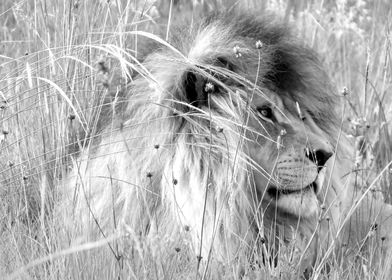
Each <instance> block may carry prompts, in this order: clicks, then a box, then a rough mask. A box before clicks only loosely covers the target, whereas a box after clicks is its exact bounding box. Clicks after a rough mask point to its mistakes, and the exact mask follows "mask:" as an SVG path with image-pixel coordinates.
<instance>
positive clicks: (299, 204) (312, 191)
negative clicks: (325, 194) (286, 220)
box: [267, 182, 319, 218]
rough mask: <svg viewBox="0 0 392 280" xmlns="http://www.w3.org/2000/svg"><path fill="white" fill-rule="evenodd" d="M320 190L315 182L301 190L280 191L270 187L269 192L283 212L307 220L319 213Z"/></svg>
mask: <svg viewBox="0 0 392 280" xmlns="http://www.w3.org/2000/svg"><path fill="white" fill-rule="evenodd" d="M318 190H319V188H318V184H317V183H316V182H313V183H311V184H309V185H308V186H306V187H305V188H302V189H299V190H291V189H290V190H288V189H279V190H278V189H277V188H276V187H274V186H270V187H269V188H268V191H267V192H268V194H269V196H270V197H272V198H273V200H274V204H275V205H276V206H277V207H278V209H280V210H281V211H283V212H286V213H289V214H292V215H295V216H298V217H304V218H307V217H311V216H314V215H315V214H317V213H318V208H319V207H318V200H317V192H318Z"/></svg>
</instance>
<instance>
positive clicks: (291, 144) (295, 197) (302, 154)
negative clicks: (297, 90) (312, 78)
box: [248, 91, 332, 217]
mask: <svg viewBox="0 0 392 280" xmlns="http://www.w3.org/2000/svg"><path fill="white" fill-rule="evenodd" d="M264 94H265V95H266V96H265V97H263V96H260V95H255V96H253V100H252V101H253V106H254V108H255V109H256V111H257V113H256V114H255V117H254V118H251V121H250V125H251V127H252V128H253V129H254V130H255V131H256V132H259V133H249V134H250V135H249V136H248V138H249V139H252V140H250V141H249V154H250V156H251V157H252V158H253V160H254V161H255V162H256V163H257V165H258V168H256V169H257V171H255V172H254V177H255V182H256V185H257V188H258V191H259V192H260V195H261V197H262V199H263V200H264V201H266V202H267V203H270V204H271V205H273V206H276V207H277V208H278V209H279V210H281V211H283V212H286V213H288V214H293V215H295V216H302V217H307V216H311V215H314V214H315V213H316V212H317V209H318V200H317V194H318V193H319V192H320V190H321V188H322V185H323V171H324V170H323V167H324V165H325V163H326V161H327V160H328V159H329V158H330V157H331V156H332V146H331V145H330V143H329V142H328V140H327V137H326V135H325V133H324V132H323V131H322V130H321V129H320V128H319V127H318V126H317V125H316V124H315V123H314V121H313V119H312V117H311V115H310V114H309V113H308V112H306V111H305V112H303V111H302V110H301V109H300V107H299V105H298V104H297V103H295V102H294V101H293V100H292V99H290V98H284V97H283V98H281V97H280V96H278V95H276V94H274V93H272V92H269V91H267V92H265V93H264Z"/></svg>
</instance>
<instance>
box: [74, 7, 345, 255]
mask: <svg viewBox="0 0 392 280" xmlns="http://www.w3.org/2000/svg"><path fill="white" fill-rule="evenodd" d="M139 35H142V36H143V35H145V34H144V33H139ZM148 37H149V39H151V38H152V39H155V41H156V42H155V43H157V42H158V43H159V44H161V46H160V47H159V48H155V49H154V50H153V51H151V54H150V55H148V56H147V58H146V59H145V60H144V62H143V64H140V63H139V64H138V63H135V64H132V65H131V67H132V68H133V69H132V70H133V71H134V72H135V73H137V74H136V75H135V76H134V77H133V80H132V82H131V83H130V86H129V87H128V88H127V90H126V93H125V94H124V96H116V100H115V101H113V102H114V104H111V105H110V106H111V107H112V105H115V106H113V107H116V106H117V109H116V110H115V113H116V114H117V115H116V116H115V117H114V119H111V118H110V116H112V115H113V113H110V114H108V116H106V123H107V125H106V126H105V127H104V129H103V130H102V132H101V133H100V134H99V137H98V140H96V141H95V144H94V145H93V147H92V149H91V150H90V151H84V152H83V154H82V156H81V157H80V159H81V160H80V162H81V164H79V161H78V163H77V164H76V167H75V170H76V171H74V172H73V175H74V176H73V177H74V178H73V179H72V181H71V182H72V183H69V184H68V185H69V186H70V187H71V188H72V191H69V192H68V193H72V196H73V200H72V201H76V207H77V210H76V211H74V215H76V216H77V217H78V218H77V219H76V220H77V221H78V224H79V225H80V226H81V227H84V228H86V227H87V224H88V222H87V221H86V217H87V216H90V215H92V216H93V217H94V219H93V220H92V221H93V223H92V225H91V226H90V228H89V230H90V229H91V228H96V227H97V224H98V225H99V231H98V232H99V234H103V232H111V231H113V230H114V229H119V228H121V229H123V230H125V231H126V232H132V233H134V234H143V235H153V234H158V235H159V236H171V235H172V234H173V233H185V234H186V235H187V236H190V239H191V240H192V242H191V247H193V249H194V250H195V251H196V252H197V254H201V256H199V257H203V258H205V259H206V258H209V256H210V253H211V252H213V253H214V254H213V256H215V258H217V259H224V258H227V259H237V258H238V256H239V255H240V254H241V253H240V252H245V255H249V254H252V253H254V252H255V251H257V250H258V249H256V250H255V249H254V248H259V247H260V246H264V245H263V244H264V241H263V240H265V239H267V240H270V241H271V239H274V238H275V237H276V236H278V235H279V236H281V237H283V241H290V240H292V239H294V238H296V237H298V238H302V239H304V240H305V245H304V246H305V247H310V245H306V244H307V243H308V244H310V243H311V240H312V238H314V237H315V235H316V234H315V232H317V231H318V230H319V229H320V228H322V226H321V222H320V220H322V219H323V218H325V216H323V215H322V213H321V212H322V209H321V208H322V207H321V205H322V204H325V205H327V206H326V207H327V208H328V209H327V211H330V212H331V213H332V214H331V215H335V214H334V213H338V212H339V211H340V210H339V209H340V208H339V209H338V210H336V209H337V208H338V207H341V203H340V204H339V203H336V201H339V199H341V198H342V197H341V195H346V191H345V189H344V184H343V183H341V182H342V178H341V177H342V176H343V175H344V174H345V173H346V171H347V170H349V167H347V166H345V165H344V164H341V162H343V161H342V160H343V159H344V158H345V155H344V156H339V155H338V156H333V154H334V153H335V152H336V150H337V148H338V143H339V133H340V132H339V122H338V118H337V114H336V112H335V107H336V104H337V103H338V100H339V97H338V96H337V95H335V93H334V90H333V88H332V86H331V85H330V81H329V80H328V78H327V75H326V73H325V71H324V70H323V68H322V66H321V63H320V62H319V60H318V59H317V57H316V55H315V54H314V53H313V52H312V51H311V50H310V49H309V48H307V47H305V46H304V45H303V44H302V43H301V42H299V41H297V40H296V39H295V38H294V37H293V36H292V33H291V31H290V30H289V28H288V27H287V26H286V25H284V24H282V23H279V22H277V21H276V20H275V19H273V18H271V17H269V16H254V15H248V14H239V15H236V14H218V15H213V16H210V17H208V18H207V19H205V20H203V21H202V22H201V23H200V24H199V25H193V26H192V27H191V28H183V29H179V30H178V31H177V32H175V34H173V36H172V39H171V40H170V41H169V42H170V44H169V43H165V42H163V41H161V40H159V39H156V38H155V37H153V36H151V35H148ZM155 45H156V44H155ZM341 150H342V148H341ZM332 161H333V163H331V162H332ZM335 162H336V164H337V165H338V170H337V171H333V170H332V168H333V165H334V164H335ZM327 163H329V164H327ZM339 164H341V165H339ZM326 165H328V166H329V167H328V166H326ZM328 168H329V170H326V169H328ZM342 169H343V170H342ZM325 171H327V172H326V173H327V175H328V176H324V175H325ZM331 174H332V175H331ZM324 177H328V178H327V179H325V180H324ZM70 180H71V179H70ZM68 182H70V181H68ZM75 189H76V192H75ZM75 197H76V199H75ZM336 198H337V199H336ZM86 202H87V203H86ZM328 203H330V204H328ZM334 203H336V204H334ZM324 208H325V206H324ZM113 213H115V214H113ZM336 215H338V214H336ZM336 215H335V216H336ZM79 216H81V217H82V219H79ZM113 217H116V219H114V218H113ZM335 220H336V224H338V223H339V222H340V218H339V217H335ZM338 220H339V222H338ZM80 221H83V222H80ZM331 232H332V231H331ZM333 232H339V228H338V227H337V229H336V230H334V231H333Z"/></svg>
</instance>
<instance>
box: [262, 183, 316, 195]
mask: <svg viewBox="0 0 392 280" xmlns="http://www.w3.org/2000/svg"><path fill="white" fill-rule="evenodd" d="M309 191H313V192H314V193H315V194H317V191H318V186H317V183H316V181H314V182H313V183H311V184H309V185H307V186H306V187H304V188H302V189H296V190H293V189H278V188H277V187H276V186H270V187H269V188H268V189H267V193H268V195H269V196H270V197H272V198H276V199H278V198H279V196H281V195H290V194H297V193H304V192H309Z"/></svg>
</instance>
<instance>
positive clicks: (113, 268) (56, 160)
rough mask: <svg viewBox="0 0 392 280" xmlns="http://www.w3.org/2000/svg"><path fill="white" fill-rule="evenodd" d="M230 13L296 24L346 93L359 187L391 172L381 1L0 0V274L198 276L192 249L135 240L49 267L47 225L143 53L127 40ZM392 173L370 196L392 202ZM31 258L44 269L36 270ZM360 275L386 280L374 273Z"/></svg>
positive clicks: (384, 2)
mask: <svg viewBox="0 0 392 280" xmlns="http://www.w3.org/2000/svg"><path fill="white" fill-rule="evenodd" d="M233 7H235V8H238V7H240V8H242V9H251V10H256V11H262V10H270V11H273V12H275V13H276V14H277V15H279V16H281V17H283V18H284V19H285V20H286V21H288V22H290V23H292V24H293V25H295V26H297V28H298V36H300V37H302V38H303V39H304V40H305V41H306V42H307V44H308V45H310V46H312V47H313V48H314V49H316V50H317V51H318V52H319V53H320V54H321V57H322V58H323V59H324V62H325V64H326V65H327V67H328V69H329V72H330V75H331V77H332V78H333V80H334V81H335V83H336V85H337V91H339V90H342V89H343V87H346V88H347V90H348V93H349V94H348V96H347V105H348V109H347V110H346V113H345V116H344V118H345V130H346V132H347V133H349V134H350V135H351V137H353V138H354V139H355V142H356V150H357V166H358V168H359V169H361V170H365V171H364V172H361V176H362V177H363V179H364V181H365V182H368V181H371V180H372V178H374V176H375V175H377V174H379V173H380V172H381V170H382V169H384V167H385V166H387V164H388V163H389V162H390V161H391V160H392V151H391V149H392V145H391V143H392V142H391V138H390V133H391V120H392V106H391V104H392V94H391V93H390V91H391V82H392V76H391V71H392V65H391V57H390V55H391V40H390V38H391V35H390V27H391V24H390V22H389V18H391V7H392V3H391V2H390V1H388V0H377V1H371V0H367V1H352V0H351V1H349V0H339V1H334V2H333V3H332V2H331V1H322V0H317V1H305V0H302V1H278V0H264V1H258V0H244V1H233V0H231V1H224V0H206V1H203V0H193V1H181V0H175V1H170V0H167V1H164V0H162V1H152V0H150V1H143V0H117V1H115V0H99V1H98V0H85V1H77V0H50V1H49V0H21V1H13V0H2V1H1V2H0V26H1V30H0V275H3V276H6V275H11V274H12V273H14V274H12V275H13V276H15V277H16V278H22V279H30V278H33V279H35V278H37V279H74V278H75V279H94V278H95V279H106V278H107V279H114V278H116V277H118V278H119V279H120V278H121V277H123V278H124V279H129V278H131V279H155V278H157V279H158V278H159V279H172V278H175V279H179V278H183V279H188V277H190V276H192V277H193V275H195V273H194V271H195V262H192V261H189V258H192V257H193V256H192V255H191V254H190V253H189V252H184V250H182V249H181V248H180V247H178V248H174V249H173V250H171V251H165V250H162V249H161V248H159V247H158V246H155V247H154V243H151V244H149V245H148V246H146V245H143V243H140V247H139V248H138V249H137V250H136V252H132V254H133V255H132V257H131V256H129V258H128V259H127V258H123V259H120V258H119V259H116V253H114V254H110V253H109V254H108V252H107V251H108V250H110V249H109V248H108V247H107V246H106V245H102V244H92V245H91V246H93V247H99V248H100V250H98V253H97V251H96V250H95V251H94V250H92V251H94V252H95V253H94V254H91V255H90V251H88V250H84V249H85V248H79V250H81V251H84V254H82V255H78V254H76V253H75V252H73V253H72V254H69V253H70V252H64V255H67V256H69V255H74V256H75V257H73V258H62V257H61V258H58V259H57V261H51V258H50V257H53V256H54V255H53V254H56V253H58V252H59V251H60V250H59V249H60V248H59V247H58V245H57V244H56V242H55V240H53V239H52V238H51V236H52V233H53V231H54V230H55V229H54V228H50V227H49V226H48V225H50V220H51V213H52V206H53V203H54V202H55V201H56V197H57V195H58V190H57V189H56V186H57V185H58V182H59V180H61V178H62V174H64V171H66V170H67V168H68V167H69V166H71V161H70V160H71V158H72V155H73V154H74V153H75V152H76V151H77V150H78V149H79V148H80V147H82V146H83V145H85V142H84V141H83V140H84V137H86V136H88V135H90V134H91V133H92V132H93V130H94V128H95V127H96V125H97V124H96V119H97V118H96V116H97V114H99V111H100V110H101V106H100V105H102V103H103V102H104V100H105V99H104V97H105V96H106V95H107V94H108V93H109V94H111V95H112V96H113V95H115V94H116V92H117V91H119V90H120V88H121V87H122V86H123V85H124V84H125V83H126V82H127V80H128V78H127V75H129V74H130V73H127V71H129V70H127V69H131V67H130V66H131V65H130V64H129V63H132V61H130V58H129V56H128V54H131V55H136V56H139V57H140V56H142V54H143V51H144V49H143V44H142V43H141V42H140V41H141V40H140V38H138V36H137V35H135V31H138V30H143V31H148V32H152V33H154V34H159V35H160V36H162V37H163V38H165V37H166V34H167V32H170V30H171V28H172V26H173V25H175V24H176V22H180V21H182V20H183V19H187V20H190V21H192V20H193V19H197V18H199V17H200V15H202V14H205V13H206V12H208V11H214V10H221V9H223V8H233ZM391 173H392V172H385V173H383V176H382V179H381V184H380V188H379V189H378V190H379V191H380V192H381V193H382V194H378V195H380V196H381V195H383V197H384V199H385V200H387V201H391V198H392V197H391V193H392V192H391V191H390V190H389V186H390V182H391V176H392V174H391ZM378 190H376V191H378ZM48 227H49V228H48ZM113 244H114V245H113V246H114V247H113V248H116V246H115V245H116V244H117V243H116V242H114V243H113ZM143 246H146V247H143ZM177 249H178V250H177ZM115 250H117V249H115ZM118 250H120V249H118ZM180 250H182V251H180ZM178 251H180V252H178ZM116 252H117V253H118V254H120V253H119V251H116ZM108 256H109V257H108ZM135 256H136V257H135ZM282 257H284V256H282ZM45 258H48V259H45ZM86 259H89V261H86V262H82V261H81V260H86ZM37 260H42V262H41V261H38V262H39V264H37V265H35V263H34V262H37ZM29 264H32V265H30V266H31V267H29V268H28V269H27V267H26V266H28V265H29ZM22 268H26V269H24V270H23V269H22ZM21 269H22V270H21ZM277 269H278V272H276V269H275V272H271V271H267V273H264V272H265V271H264V272H261V273H262V275H264V277H267V278H269V277H272V278H279V277H283V278H285V277H286V278H290V277H291V276H290V275H291V274H290V273H291V272H290V271H291V270H290V267H289V266H287V267H285V268H282V267H280V268H277ZM234 270H235V268H231V267H230V268H225V269H223V270H222V271H218V270H217V271H215V272H211V273H215V275H220V276H221V277H223V279H224V278H225V277H226V276H227V277H229V276H233V275H237V274H236V272H235V271H234ZM332 271H333V272H334V273H335V274H332V275H333V278H335V279H358V278H357V277H358V276H359V275H362V276H363V275H366V273H365V272H364V270H355V269H353V270H352V271H348V272H347V271H342V269H341V268H340V267H339V266H332ZM254 273H256V272H254ZM256 274H257V273H256ZM225 275H226V276H225ZM259 276H260V275H259ZM211 277H212V276H211ZM368 277H370V278H372V277H374V278H378V279H382V278H383V277H386V276H383V275H382V272H379V273H378V274H370V275H369V274H368ZM0 278H1V277H0ZM121 279H122V278H121ZM385 279H387V278H385Z"/></svg>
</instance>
